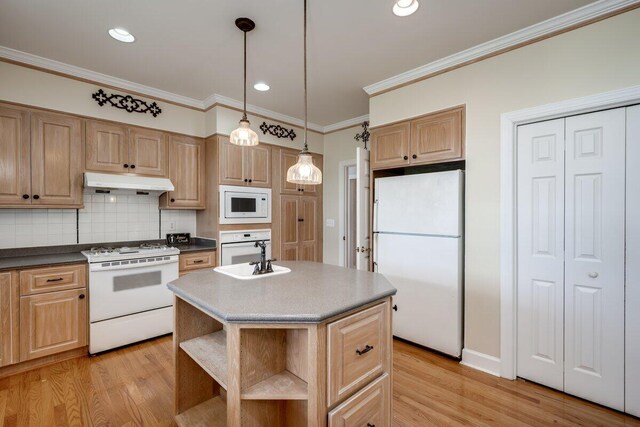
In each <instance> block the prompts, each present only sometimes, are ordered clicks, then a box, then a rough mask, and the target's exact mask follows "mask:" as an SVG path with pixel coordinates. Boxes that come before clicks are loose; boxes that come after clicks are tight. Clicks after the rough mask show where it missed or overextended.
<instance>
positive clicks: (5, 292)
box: [0, 272, 20, 366]
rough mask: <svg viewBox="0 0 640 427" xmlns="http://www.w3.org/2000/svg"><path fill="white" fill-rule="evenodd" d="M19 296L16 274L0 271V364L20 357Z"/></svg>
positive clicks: (3, 364) (8, 363) (2, 364)
mask: <svg viewBox="0 0 640 427" xmlns="http://www.w3.org/2000/svg"><path fill="white" fill-rule="evenodd" d="M19 298H20V297H19V290H18V277H17V274H16V273H14V272H6V273H0V366H6V365H10V364H12V363H17V362H18V361H19V358H20V354H19V351H20V347H19V341H18V338H19V336H20V334H19V330H18V306H19V304H20V300H19Z"/></svg>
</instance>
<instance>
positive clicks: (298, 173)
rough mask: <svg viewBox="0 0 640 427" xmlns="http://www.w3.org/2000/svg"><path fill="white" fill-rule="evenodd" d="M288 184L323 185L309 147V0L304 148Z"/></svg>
mask: <svg viewBox="0 0 640 427" xmlns="http://www.w3.org/2000/svg"><path fill="white" fill-rule="evenodd" d="M287 182H291V183H293V184H306V185H318V184H322V172H321V171H320V169H318V167H317V166H316V165H314V164H313V159H312V158H311V153H309V147H308V145H307V0H304V148H303V149H302V151H301V152H300V154H298V161H297V162H296V164H295V165H293V166H291V167H290V168H289V170H288V171H287Z"/></svg>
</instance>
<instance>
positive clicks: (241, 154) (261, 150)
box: [218, 137, 271, 188]
mask: <svg viewBox="0 0 640 427" xmlns="http://www.w3.org/2000/svg"><path fill="white" fill-rule="evenodd" d="M218 141H219V142H218V143H219V157H218V162H219V163H218V173H219V182H220V184H221V185H239V186H249V187H265V188H271V147H270V146H269V145H266V144H260V145H256V146H253V147H241V146H238V145H233V144H231V143H230V142H229V140H228V138H222V137H221V138H219V140H218Z"/></svg>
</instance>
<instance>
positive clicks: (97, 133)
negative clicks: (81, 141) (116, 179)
mask: <svg viewBox="0 0 640 427" xmlns="http://www.w3.org/2000/svg"><path fill="white" fill-rule="evenodd" d="M85 139H86V168H87V170H91V171H98V172H115V173H124V172H129V169H128V166H129V130H128V129H127V127H126V126H121V125H117V124H113V123H106V122H100V121H96V120H87V125H86V138H85Z"/></svg>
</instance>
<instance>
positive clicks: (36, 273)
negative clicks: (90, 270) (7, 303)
mask: <svg viewBox="0 0 640 427" xmlns="http://www.w3.org/2000/svg"><path fill="white" fill-rule="evenodd" d="M86 271H87V269H86V267H85V266H84V265H63V266H60V267H44V268H35V269H29V270H23V271H21V272H20V295H22V296H26V295H34V294H41V293H46V292H53V291H66V290H69V289H76V288H84V287H86V286H87V274H86Z"/></svg>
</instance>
